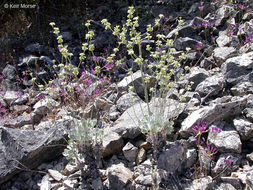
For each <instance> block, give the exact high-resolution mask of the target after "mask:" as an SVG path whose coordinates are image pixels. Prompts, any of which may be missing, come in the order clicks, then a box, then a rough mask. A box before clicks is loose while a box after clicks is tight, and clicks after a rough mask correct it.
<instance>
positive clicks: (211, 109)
mask: <svg viewBox="0 0 253 190" xmlns="http://www.w3.org/2000/svg"><path fill="white" fill-rule="evenodd" d="M136 6H137V10H138V12H139V14H140V15H142V19H141V23H140V31H145V29H146V28H145V24H147V23H153V22H154V18H155V17H158V16H159V14H163V15H164V20H163V21H162V23H163V25H162V29H161V32H162V33H163V34H164V35H166V38H168V39H169V38H173V39H175V41H174V47H175V49H176V52H175V56H176V55H177V53H178V54H179V53H181V52H183V51H185V50H186V48H187V47H190V48H191V51H189V52H188V53H187V59H186V61H185V63H184V64H185V65H188V66H190V72H188V73H186V74H185V78H184V79H183V80H181V79H178V80H176V81H175V86H174V87H173V89H171V90H170V91H169V92H168V93H167V96H166V100H167V101H166V105H164V106H165V111H164V113H163V114H164V116H165V117H166V118H167V119H171V118H176V119H174V125H173V128H174V131H173V133H172V134H171V135H169V136H168V137H167V141H166V142H165V144H164V145H163V147H162V149H161V150H159V152H158V159H157V163H154V162H153V159H152V155H153V153H154V150H153V148H154V147H152V146H151V144H150V142H149V141H148V138H146V135H145V134H143V133H142V131H141V129H140V127H139V126H138V121H139V120H141V119H142V118H143V117H144V114H143V113H147V112H148V108H147V106H146V103H145V102H144V94H143V91H144V90H143V85H142V84H141V72H140V70H139V68H138V65H137V64H136V63H134V62H133V60H131V59H130V58H128V57H126V59H125V62H124V65H123V66H124V67H125V68H126V69H129V68H132V69H133V72H134V74H133V76H132V77H131V78H129V76H127V73H126V72H125V70H123V69H120V68H114V70H113V72H111V73H110V75H109V77H108V78H109V79H110V81H109V83H108V84H106V85H105V86H106V88H105V90H104V92H103V95H99V96H95V97H94V98H93V99H92V101H91V102H89V103H87V106H86V108H85V109H70V108H67V105H66V104H63V103H62V101H61V99H60V98H59V94H57V95H54V94H51V93H48V92H47V91H40V90H38V89H36V88H34V86H33V82H32V80H31V77H29V74H28V73H26V72H27V71H29V72H32V73H34V75H36V77H37V78H38V79H39V81H40V82H42V81H43V80H44V81H48V80H49V79H52V78H53V77H54V71H53V65H54V63H53V61H52V60H53V59H56V60H60V59H61V58H60V54H59V52H58V50H57V48H56V43H55V41H54V40H53V37H52V39H51V40H52V42H51V43H48V44H47V45H45V44H40V43H30V44H26V43H23V41H22V40H19V41H16V40H14V39H4V40H3V42H6V41H8V42H9V43H14V44H18V45H19V46H20V52H21V53H20V54H22V55H17V56H16V57H14V58H13V62H14V64H11V63H8V64H6V63H2V65H4V68H3V70H0V74H1V75H0V76H1V78H0V82H1V96H0V103H1V104H0V105H1V106H0V109H1V110H0V114H1V116H2V119H1V121H0V127H1V128H0V131H1V136H0V140H1V141H0V189H3V190H5V189H13V190H20V189H29V190H31V189H42V190H46V189H87V187H85V186H83V183H82V180H81V178H82V172H81V171H80V170H79V168H78V164H77V163H75V162H74V163H70V162H69V161H68V160H67V159H66V158H65V157H63V156H62V153H63V150H64V149H65V148H66V144H67V142H66V140H67V139H68V134H69V133H70V131H71V129H73V128H74V127H75V125H76V120H79V119H80V118H85V119H87V118H89V117H95V118H99V126H100V128H104V130H105V133H106V134H107V135H106V137H105V138H104V139H103V142H102V159H101V163H102V164H100V168H99V176H100V177H98V178H97V179H93V180H92V181H91V186H90V188H91V189H136V190H145V189H151V188H152V184H153V183H154V179H158V181H159V189H194V190H197V189H201V190H202V189H222V190H223V189H229V190H233V189H237V190H239V189H248V190H250V189H253V166H252V163H253V71H252V69H253V52H252V48H251V40H253V36H252V35H253V34H252V32H253V2H252V1H240V2H234V4H229V2H227V3H226V2H225V1H222V2H221V3H219V2H218V1H216V2H210V1H205V2H203V3H202V2H199V1H181V0H167V1H158V2H151V1H148V2H138V3H136ZM127 8H128V5H127V4H126V2H122V1H115V2H111V3H107V4H103V5H101V6H99V7H95V8H92V9H91V10H90V11H89V15H88V17H90V18H92V23H91V24H93V25H92V27H94V30H95V31H96V33H97V36H96V38H95V40H94V41H93V43H94V44H95V47H96V51H97V52H100V53H101V52H103V55H106V51H107V48H108V47H112V46H113V45H114V44H115V38H114V37H113V36H112V35H111V34H110V32H107V31H105V30H104V28H103V26H102V25H101V24H100V22H99V21H100V20H101V19H103V18H104V17H105V16H106V17H107V18H108V19H109V21H111V22H112V23H117V24H120V23H121V22H123V20H125V17H126V15H127ZM178 17H182V19H184V22H185V24H184V26H182V27H180V28H177V27H176V26H177V18H178ZM79 19H80V18H79ZM80 20H81V19H80ZM58 21H59V20H58ZM56 23H57V20H56ZM73 25H74V24H73ZM59 27H60V28H61V29H62V30H61V32H62V35H63V38H64V42H65V43H66V44H67V45H69V49H70V51H71V52H73V54H74V56H73V59H72V60H71V61H72V64H73V65H74V66H77V65H78V63H79V60H78V57H79V53H80V52H81V43H80V40H82V39H83V38H84V36H85V31H83V33H77V32H76V30H73V28H72V27H71V25H66V26H59ZM145 43H149V42H145ZM24 44H25V45H24ZM22 45H23V46H22ZM108 49H110V48H108ZM89 59H92V57H90V58H87V63H88V62H89ZM100 60H102V61H103V58H102V57H100ZM84 69H88V68H80V73H81V72H82V71H83V70H84ZM177 72H178V73H180V72H181V70H180V69H179V70H178V71H177ZM89 75H90V76H89V77H91V78H92V80H93V81H97V80H98V79H97V78H96V76H94V75H92V74H91V73H90V74H89ZM79 77H80V79H78V80H79V81H80V80H81V78H82V77H81V76H79ZM127 78H128V80H126V79H127ZM93 81H92V83H93ZM126 81H131V82H130V83H128V82H126ZM191 81H192V82H194V85H193V86H192V89H191V90H190V91H186V90H185V88H186V86H187V85H188V84H189V83H190V82H191ZM74 82H75V81H73V83H74ZM99 82H100V83H101V81H99ZM100 83H94V84H95V87H92V89H93V90H94V89H96V87H97V86H99V85H101V84H100ZM103 84H104V83H103ZM130 85H134V86H135V88H136V89H137V91H136V93H134V92H128V87H129V86H130ZM56 91H57V92H60V89H57V90H56ZM181 95H184V96H185V101H183V102H182V101H180V96H181ZM133 99H134V101H132V100H133ZM48 102H50V103H48ZM149 106H150V108H151V109H152V110H155V109H156V99H155V98H152V99H151V101H150V103H149ZM91 113H95V115H94V114H93V115H92V114H91ZM203 121H204V122H207V124H208V127H209V129H210V130H211V129H214V130H218V132H217V133H211V132H210V131H208V132H207V133H206V134H205V135H206V136H205V138H206V140H207V142H208V144H209V145H210V146H213V147H215V148H216V149H217V153H216V154H215V155H214V158H213V159H212V160H209V161H207V160H206V158H208V153H209V152H207V151H202V150H201V149H200V148H199V147H200V146H198V145H197V144H196V141H195V139H194V138H193V135H192V132H193V127H194V126H195V125H197V124H198V123H201V122H203ZM227 160H229V162H230V165H229V167H228V165H227V164H228V163H227ZM155 166H156V167H157V170H156V171H154V170H153V169H154V168H156V167H155ZM84 168H85V167H84ZM203 168H204V169H203ZM84 171H85V169H84Z"/></svg>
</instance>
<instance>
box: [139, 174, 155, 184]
mask: <svg viewBox="0 0 253 190" xmlns="http://www.w3.org/2000/svg"><path fill="white" fill-rule="evenodd" d="M135 182H136V183H137V184H141V185H145V186H152V182H153V178H152V175H145V176H143V175H139V176H138V177H137V178H136V179H135Z"/></svg>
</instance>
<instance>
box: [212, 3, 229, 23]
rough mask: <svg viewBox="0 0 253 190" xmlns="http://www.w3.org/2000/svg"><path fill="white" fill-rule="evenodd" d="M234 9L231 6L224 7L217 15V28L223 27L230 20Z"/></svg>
mask: <svg viewBox="0 0 253 190" xmlns="http://www.w3.org/2000/svg"><path fill="white" fill-rule="evenodd" d="M232 10H233V8H232V7H231V6H227V5H223V6H221V7H220V8H219V9H218V10H217V11H216V13H215V26H216V27H217V26H221V25H223V24H224V23H225V21H226V20H227V19H228V18H229V16H230V15H231V14H229V13H231V11H232Z"/></svg>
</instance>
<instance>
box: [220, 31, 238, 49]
mask: <svg viewBox="0 0 253 190" xmlns="http://www.w3.org/2000/svg"><path fill="white" fill-rule="evenodd" d="M216 42H217V44H218V46H219V47H224V46H228V47H234V48H236V49H239V48H240V41H239V38H238V36H235V35H234V36H232V37H229V36H228V35H227V34H223V35H220V36H219V37H218V38H217V39H216Z"/></svg>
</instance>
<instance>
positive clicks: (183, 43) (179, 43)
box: [174, 37, 203, 51]
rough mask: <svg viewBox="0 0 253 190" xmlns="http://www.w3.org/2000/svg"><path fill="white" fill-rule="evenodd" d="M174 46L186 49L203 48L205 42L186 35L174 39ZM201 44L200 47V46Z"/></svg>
mask: <svg viewBox="0 0 253 190" xmlns="http://www.w3.org/2000/svg"><path fill="white" fill-rule="evenodd" d="M174 46H175V48H176V49H177V50H179V51H180V50H186V48H187V47H189V48H191V49H199V48H200V49H203V44H202V43H201V42H200V41H198V40H195V39H192V38H189V37H184V38H182V37H181V38H177V39H176V40H175V41H174ZM198 46H199V47H198Z"/></svg>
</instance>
